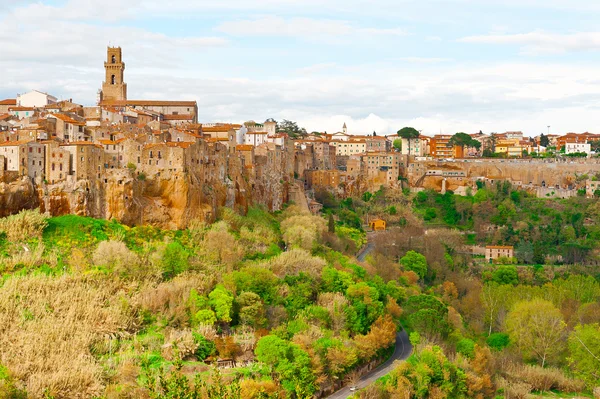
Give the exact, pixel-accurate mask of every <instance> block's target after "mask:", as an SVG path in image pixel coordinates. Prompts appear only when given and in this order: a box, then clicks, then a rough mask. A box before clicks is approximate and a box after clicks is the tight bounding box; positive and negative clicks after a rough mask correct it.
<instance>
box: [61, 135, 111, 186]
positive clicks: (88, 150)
mask: <svg viewBox="0 0 600 399" xmlns="http://www.w3.org/2000/svg"><path fill="white" fill-rule="evenodd" d="M61 148H62V149H64V150H66V151H68V152H69V175H70V176H73V178H74V179H75V180H95V179H101V177H102V166H103V162H104V149H103V148H102V146H101V145H100V144H96V143H91V142H88V141H76V142H70V143H67V144H63V145H61Z"/></svg>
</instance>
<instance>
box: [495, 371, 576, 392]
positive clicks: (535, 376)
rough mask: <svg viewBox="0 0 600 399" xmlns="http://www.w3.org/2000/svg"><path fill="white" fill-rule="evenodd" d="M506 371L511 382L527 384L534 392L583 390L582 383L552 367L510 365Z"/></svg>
mask: <svg viewBox="0 0 600 399" xmlns="http://www.w3.org/2000/svg"><path fill="white" fill-rule="evenodd" d="M506 371H507V375H508V376H509V378H510V379H511V380H513V381H519V382H521V383H523V384H527V385H529V386H530V387H531V388H532V390H534V391H541V392H544V391H550V390H557V391H561V392H582V391H583V390H585V383H584V382H583V381H581V380H575V379H572V378H569V377H567V376H565V374H564V373H563V372H562V371H561V370H560V369H557V368H553V367H549V368H543V367H541V366H533V365H522V364H512V365H511V366H509V367H508V369H507V370H506Z"/></svg>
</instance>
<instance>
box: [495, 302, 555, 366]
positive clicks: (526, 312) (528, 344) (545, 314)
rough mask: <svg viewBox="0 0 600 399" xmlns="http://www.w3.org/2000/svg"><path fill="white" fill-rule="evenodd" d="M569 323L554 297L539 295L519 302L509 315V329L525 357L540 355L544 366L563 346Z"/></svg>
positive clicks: (507, 323)
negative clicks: (549, 299)
mask: <svg viewBox="0 0 600 399" xmlns="http://www.w3.org/2000/svg"><path fill="white" fill-rule="evenodd" d="M565 327H566V324H565V322H564V320H563V316H562V314H561V312H560V310H558V309H557V308H556V307H555V306H554V305H553V304H552V302H550V301H546V300H544V299H539V298H535V299H532V300H530V301H522V302H517V303H516V304H515V305H514V306H513V308H512V310H511V311H510V312H509V313H508V315H507V317H506V331H507V332H508V334H509V335H510V337H511V340H512V341H513V342H514V343H515V344H516V345H517V346H518V347H519V349H520V350H521V353H523V355H524V356H525V357H531V358H537V359H538V360H539V361H540V363H541V366H542V367H544V366H545V365H546V362H547V361H548V359H549V358H551V357H552V356H553V355H556V354H557V353H560V351H561V350H562V349H563V342H564V338H565Z"/></svg>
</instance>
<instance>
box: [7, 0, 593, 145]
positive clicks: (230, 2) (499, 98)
mask: <svg viewBox="0 0 600 399" xmlns="http://www.w3.org/2000/svg"><path fill="white" fill-rule="evenodd" d="M599 20H600V2H599V1H596V0H371V1H367V0H318V1H317V0H278V1H277V0H211V1H204V0H194V1H192V0H160V1H159V0H144V1H131V0H130V1H127V0H54V1H50V0H48V1H28V0H0V77H1V79H0V99H3V98H14V97H15V96H16V94H17V93H23V92H26V91H29V90H32V89H36V90H41V91H45V92H49V93H51V94H53V95H55V96H57V97H58V98H60V99H70V98H72V99H73V101H75V102H78V103H80V104H84V105H94V104H95V102H96V95H97V91H98V89H99V88H100V87H101V84H102V81H103V79H104V67H103V62H104V61H105V58H106V47H107V46H108V45H112V46H120V47H122V50H123V60H124V61H125V64H126V69H125V81H126V83H127V85H128V98H130V99H163V100H196V101H197V102H198V111H199V120H200V122H205V123H206V122H243V121H246V120H251V119H252V120H255V121H264V120H265V119H267V118H275V119H276V120H282V119H289V120H294V121H297V122H298V124H299V125H300V126H303V127H305V128H306V129H307V130H308V131H327V132H336V131H340V130H341V128H342V125H343V123H344V122H345V123H346V124H347V126H348V130H349V132H350V133H353V134H365V133H372V132H373V131H376V132H377V133H378V134H391V133H395V132H396V131H397V130H399V129H400V128H402V127H404V126H413V127H415V128H416V129H418V130H422V132H423V134H438V133H440V132H441V133H446V134H452V133H456V132H459V131H464V132H468V133H472V132H478V131H480V130H482V131H483V132H485V133H490V132H504V131H508V130H521V131H523V132H524V133H525V134H527V135H530V136H534V135H537V134H540V133H542V132H544V133H547V132H548V131H550V133H555V134H561V133H566V132H571V131H574V132H583V131H590V132H600V28H599V27H598V21H599ZM548 126H550V128H548Z"/></svg>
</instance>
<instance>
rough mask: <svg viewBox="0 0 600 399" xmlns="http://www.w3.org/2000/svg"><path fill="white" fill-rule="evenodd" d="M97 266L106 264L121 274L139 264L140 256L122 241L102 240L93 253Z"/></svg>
mask: <svg viewBox="0 0 600 399" xmlns="http://www.w3.org/2000/svg"><path fill="white" fill-rule="evenodd" d="M92 259H93V261H94V264H95V265H96V266H105V267H108V268H109V269H110V270H112V271H115V272H117V273H120V274H127V273H128V271H129V270H131V269H135V268H136V267H137V266H138V257H137V255H136V254H134V253H133V252H131V251H130V250H129V248H127V246H126V245H125V243H123V242H121V241H112V240H111V241H102V242H100V244H98V247H97V248H96V250H95V251H94V254H93V255H92Z"/></svg>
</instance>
